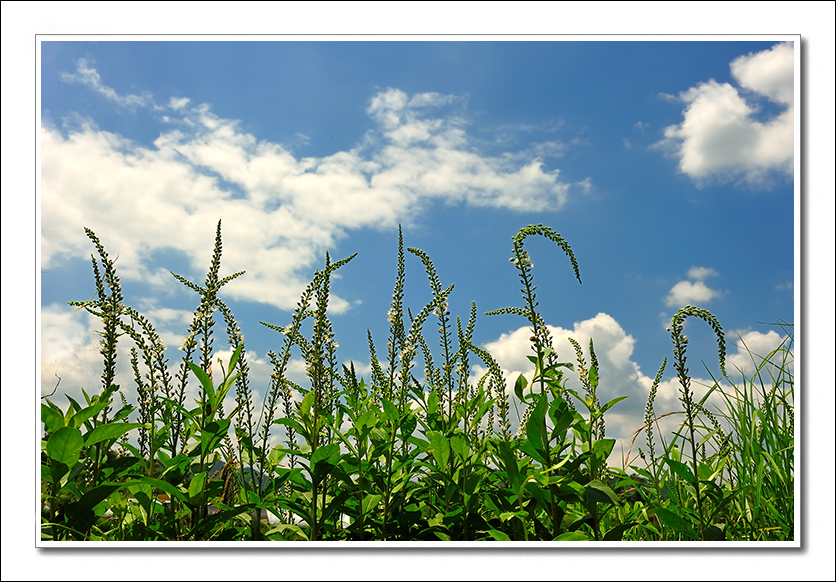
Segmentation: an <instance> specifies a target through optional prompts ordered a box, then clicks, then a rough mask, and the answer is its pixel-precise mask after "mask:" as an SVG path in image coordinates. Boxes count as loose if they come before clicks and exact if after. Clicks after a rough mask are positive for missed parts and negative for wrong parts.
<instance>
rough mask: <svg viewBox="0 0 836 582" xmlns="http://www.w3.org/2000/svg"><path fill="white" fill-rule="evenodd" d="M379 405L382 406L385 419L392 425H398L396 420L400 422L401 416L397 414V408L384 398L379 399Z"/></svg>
mask: <svg viewBox="0 0 836 582" xmlns="http://www.w3.org/2000/svg"><path fill="white" fill-rule="evenodd" d="M381 404H382V405H383V413H384V414H385V415H386V418H387V419H388V420H389V421H390V422H391V423H392V424H398V420H400V416H401V415H400V414H398V409H397V407H395V405H394V404H392V403H391V402H389V401H388V400H386V399H385V398H381Z"/></svg>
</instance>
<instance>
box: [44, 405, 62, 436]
mask: <svg viewBox="0 0 836 582" xmlns="http://www.w3.org/2000/svg"><path fill="white" fill-rule="evenodd" d="M41 422H43V423H44V426H45V427H46V431H47V432H55V431H57V430H58V429H59V428H62V427H64V426H65V425H64V415H63V413H61V411H60V410H56V409H55V408H52V407H51V406H47V405H46V404H44V403H41Z"/></svg>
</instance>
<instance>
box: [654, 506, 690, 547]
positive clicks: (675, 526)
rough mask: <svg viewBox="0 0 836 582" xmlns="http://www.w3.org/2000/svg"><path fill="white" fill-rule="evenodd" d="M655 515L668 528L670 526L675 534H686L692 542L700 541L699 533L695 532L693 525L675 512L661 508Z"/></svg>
mask: <svg viewBox="0 0 836 582" xmlns="http://www.w3.org/2000/svg"><path fill="white" fill-rule="evenodd" d="M655 513H656V517H658V518H659V520H660V521H661V522H662V523H664V524H665V525H666V526H668V527H669V528H671V529H672V530H674V531H675V532H677V533H679V534H684V535H686V536H688V537H690V538H691V539H692V540H697V539H699V536H698V535H697V532H695V531H694V529H693V528H692V527H691V525H690V524H689V523H688V522H687V521H685V520H684V519H682V518H681V517H680V516H678V515H677V514H675V513H674V512H672V511H670V510H668V509H665V508H664V507H659V508H657V509H656V511H655Z"/></svg>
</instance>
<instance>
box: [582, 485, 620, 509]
mask: <svg viewBox="0 0 836 582" xmlns="http://www.w3.org/2000/svg"><path fill="white" fill-rule="evenodd" d="M586 494H587V496H588V497H589V500H590V501H593V502H597V503H612V504H614V505H620V504H621V500H620V499H619V498H618V495H616V494H615V492H614V491H613V490H612V489H610V488H609V486H607V485H604V484H603V483H602V482H601V481H599V480H598V479H595V480H594V481H590V482H589V484H588V485H587V486H586Z"/></svg>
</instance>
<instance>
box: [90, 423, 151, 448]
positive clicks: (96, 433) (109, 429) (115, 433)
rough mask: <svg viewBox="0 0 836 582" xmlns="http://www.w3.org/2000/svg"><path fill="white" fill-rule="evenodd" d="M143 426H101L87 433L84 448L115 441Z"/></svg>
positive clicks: (111, 424)
mask: <svg viewBox="0 0 836 582" xmlns="http://www.w3.org/2000/svg"><path fill="white" fill-rule="evenodd" d="M142 426H145V425H144V424H143V423H141V422H113V423H108V424H101V425H99V426H97V427H96V428H94V429H93V430H91V431H90V432H89V433H87V436H86V437H85V441H84V446H86V447H89V446H91V445H95V444H96V443H99V442H101V441H106V440H110V439H117V438H119V437H120V436H122V435H123V434H125V433H126V432H128V431H131V430H133V429H135V428H139V427H142Z"/></svg>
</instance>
